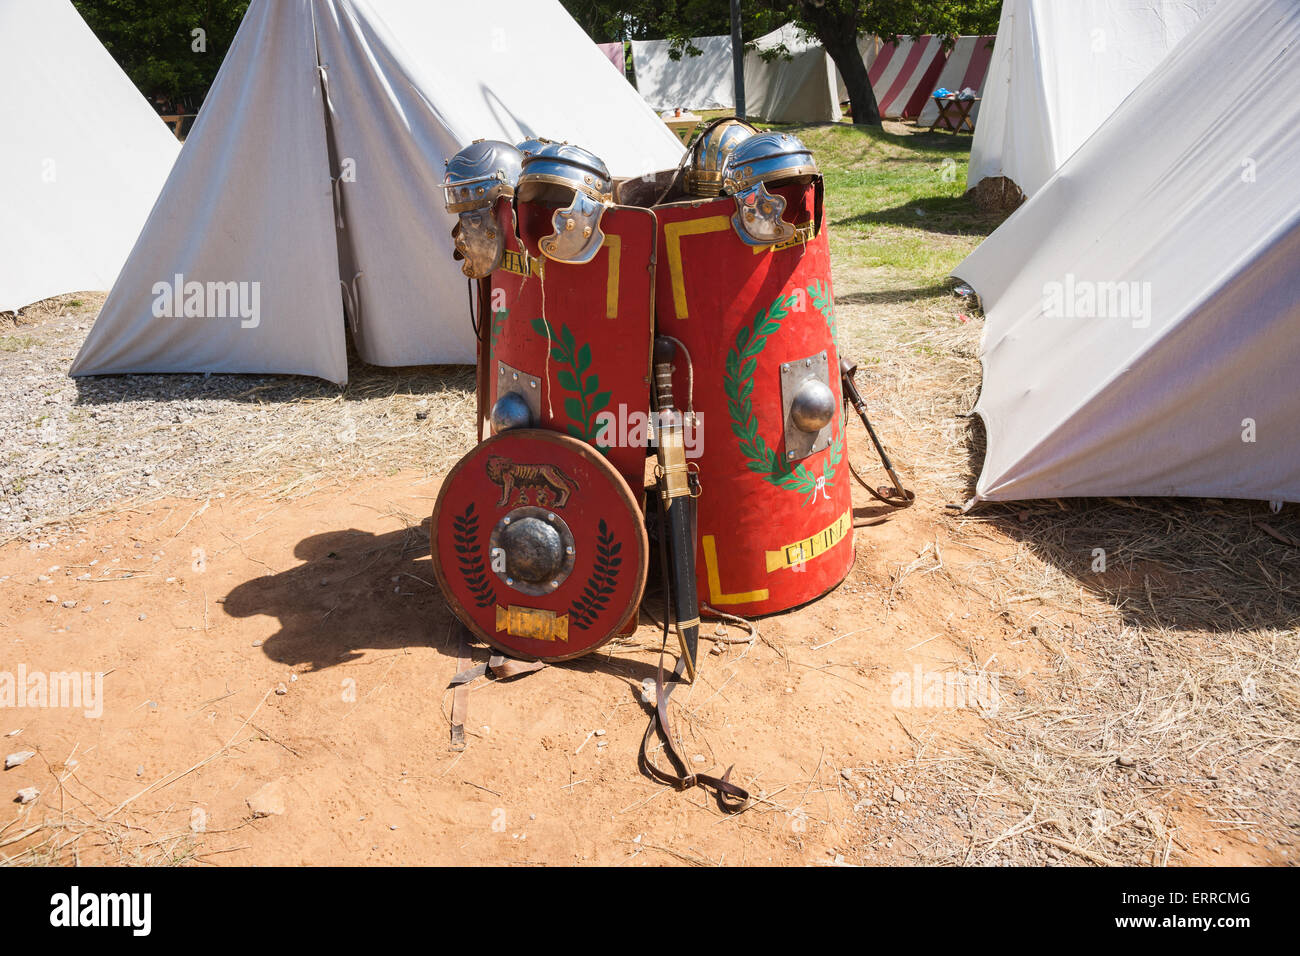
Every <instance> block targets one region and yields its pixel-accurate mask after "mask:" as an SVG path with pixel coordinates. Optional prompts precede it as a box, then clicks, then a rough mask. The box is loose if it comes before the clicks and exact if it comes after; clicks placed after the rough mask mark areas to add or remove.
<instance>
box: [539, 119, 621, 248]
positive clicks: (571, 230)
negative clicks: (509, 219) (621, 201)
mask: <svg viewBox="0 0 1300 956" xmlns="http://www.w3.org/2000/svg"><path fill="white" fill-rule="evenodd" d="M613 190H614V184H613V180H611V179H610V175H609V170H608V168H606V166H605V164H604V163H603V162H602V161H601V160H600V159H599V157H597V156H595V155H594V154H593V153H590V152H588V151H587V150H585V149H583V148H582V147H581V146H573V145H570V144H569V143H545V144H543V145H542V147H541V149H539V150H538V151H537V152H536V153H534V154H533V155H531V156H527V157H525V158H524V161H523V171H522V172H521V173H520V175H519V187H518V190H517V192H516V196H515V198H516V202H518V203H533V204H536V205H539V206H542V207H545V208H553V209H554V210H555V212H554V213H553V214H552V215H551V225H552V227H553V230H552V232H551V233H550V234H549V235H546V236H543V237H542V238H540V239H539V240H538V242H537V247H538V249H539V251H540V252H541V253H542V255H544V256H546V257H547V258H548V259H554V260H556V261H557V262H570V263H574V264H578V265H581V264H582V263H586V262H590V261H591V260H592V259H593V258H595V256H596V253H597V252H599V251H600V247H601V244H602V243H603V242H604V241H605V234H604V233H603V232H601V231H600V220H601V217H602V216H603V215H604V214H605V210H606V209H607V208H608V207H609V206H610V204H611V203H612V202H613Z"/></svg>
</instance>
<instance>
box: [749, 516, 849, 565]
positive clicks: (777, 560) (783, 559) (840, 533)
mask: <svg viewBox="0 0 1300 956" xmlns="http://www.w3.org/2000/svg"><path fill="white" fill-rule="evenodd" d="M852 527H853V512H852V511H846V512H845V513H844V514H843V515H841V516H840V518H839V519H838V520H836V522H835V523H834V524H833V525H831V526H830V527H829V528H823V529H822V530H821V531H818V532H817V533H816V534H814V535H812V536H811V537H808V538H804V539H803V540H802V541H796V542H794V543H793V544H787V545H786V546H785V547H783V548H781V550H780V551H767V552H765V557H766V559H767V573H768V574H771V573H772V572H773V571H782V570H784V569H786V568H792V567H794V566H795V565H796V564H804V563H806V562H808V561H811V560H812V559H813V558H816V557H819V556H821V555H823V554H825V553H826V552H827V551H829V550H830V549H831V548H833V547H835V546H836V545H837V544H839V543H840V542H841V541H843V540H844V538H845V536H846V535H847V534H848V533H849V529H850V528H852Z"/></svg>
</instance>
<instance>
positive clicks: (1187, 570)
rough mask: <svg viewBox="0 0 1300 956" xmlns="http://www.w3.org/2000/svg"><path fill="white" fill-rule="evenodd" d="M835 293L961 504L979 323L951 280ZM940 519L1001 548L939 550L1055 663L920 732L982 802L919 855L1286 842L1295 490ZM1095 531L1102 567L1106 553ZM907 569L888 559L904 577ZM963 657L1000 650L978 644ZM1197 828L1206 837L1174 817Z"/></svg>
mask: <svg viewBox="0 0 1300 956" xmlns="http://www.w3.org/2000/svg"><path fill="white" fill-rule="evenodd" d="M844 298H845V299H847V300H848V304H847V305H846V306H845V307H844V308H842V309H841V310H840V316H841V320H840V321H841V328H842V329H846V330H847V337H848V340H849V342H850V343H852V347H853V348H855V349H857V350H858V354H869V355H870V356H871V357H872V359H873V361H872V363H871V364H870V365H869V366H867V368H868V370H869V377H868V378H867V381H868V382H869V383H870V389H869V396H868V398H869V401H870V403H871V406H872V408H873V410H874V412H875V414H876V416H877V417H878V418H879V421H878V423H877V424H878V427H879V428H880V430H881V431H882V432H883V437H885V440H886V442H887V444H890V445H891V446H893V447H892V449H891V450H892V451H893V452H894V453H895V455H896V462H897V463H898V464H899V465H900V467H902V468H903V469H904V471H905V473H907V474H908V476H909V477H910V478H911V479H912V480H913V481H914V482H915V484H916V487H917V490H918V494H919V495H921V496H923V497H924V498H928V499H929V500H932V501H933V500H938V501H940V502H948V503H951V504H954V505H956V504H961V503H963V502H964V501H966V500H968V498H969V497H970V495H971V494H972V493H973V489H974V480H975V477H976V474H977V470H978V467H979V464H980V461H981V460H982V456H983V450H984V445H983V442H984V436H983V429H982V427H981V426H980V423H979V422H978V420H970V419H968V418H966V417H965V415H966V413H967V412H968V411H969V409H970V408H972V407H973V406H974V404H975V400H976V398H977V397H978V387H979V382H980V369H979V363H978V358H977V349H978V337H979V334H980V332H981V331H982V326H983V323H982V320H981V319H980V318H979V317H978V316H977V315H975V316H972V315H971V314H970V313H969V312H968V311H967V306H966V305H964V304H963V303H962V302H961V301H960V300H958V299H956V298H955V297H954V296H952V295H951V294H949V293H944V292H941V291H938V290H935V291H934V292H933V293H932V294H928V295H927V294H921V295H916V296H913V295H900V296H899V297H898V298H897V299H895V300H891V298H890V297H888V296H885V295H881V296H876V297H874V298H873V299H872V300H871V302H870V308H869V309H864V310H863V311H860V312H857V313H856V314H854V315H851V316H850V315H849V313H850V312H852V311H853V310H854V309H855V306H853V304H852V302H853V296H852V295H850V296H847V297H844ZM841 301H844V299H842V300H841ZM962 315H966V317H967V318H968V320H969V321H967V322H962V321H961V316H962ZM859 447H861V444H859ZM941 520H942V522H943V524H944V525H946V530H947V531H948V533H949V535H950V537H951V538H952V540H954V542H956V543H959V544H968V545H970V546H971V548H972V549H974V550H977V551H980V552H983V553H984V554H986V555H989V557H988V558H987V559H986V560H983V561H976V562H974V563H971V564H967V565H963V566H961V567H955V566H954V565H953V564H952V563H947V564H945V565H944V567H943V568H942V571H941V574H942V576H943V577H945V578H946V579H947V580H948V581H949V582H950V584H951V586H952V587H953V588H954V589H956V590H957V591H959V592H960V593H964V594H966V595H967V597H968V599H969V601H970V602H971V604H972V605H973V606H978V607H980V608H982V609H983V610H985V611H987V612H991V613H992V614H994V615H997V616H998V617H999V618H1001V619H1002V620H1003V621H1005V622H1007V623H1008V624H1009V625H1010V626H1011V627H1013V628H1014V629H1015V635H1014V637H1013V639H1012V640H1013V641H1028V642H1030V643H1031V644H1033V645H1036V648H1037V651H1038V652H1039V654H1040V655H1041V656H1042V657H1043V658H1045V659H1046V660H1047V661H1048V662H1049V664H1050V667H1049V668H1048V669H1047V670H1046V671H1045V672H1044V671H1041V670H1040V671H1039V672H1038V673H1036V674H1034V675H1033V676H1032V677H1025V676H1023V675H1012V676H1011V677H1010V682H1008V676H1007V675H1002V685H1001V687H1000V690H1001V707H1000V708H999V709H998V711H997V713H995V714H987V715H985V716H984V720H985V722H986V725H987V730H986V733H985V734H984V737H983V739H982V740H978V741H976V742H972V741H970V740H965V739H955V738H933V737H931V738H928V739H927V740H926V742H925V746H924V747H922V746H919V745H918V747H917V751H916V754H915V755H914V761H913V767H912V769H913V772H914V773H915V774H916V776H917V778H918V784H919V786H920V787H921V788H922V789H924V788H925V787H927V786H929V787H937V788H943V789H944V791H945V792H946V793H948V794H949V795H952V794H957V795H960V797H961V799H962V802H963V803H964V804H965V806H966V807H967V809H968V810H970V811H971V813H970V814H969V815H968V816H967V817H966V820H967V824H966V825H964V826H963V829H964V830H965V833H964V835H963V839H961V840H960V841H955V840H950V841H946V842H944V841H940V842H936V843H934V844H932V845H931V846H929V847H927V848H924V851H923V852H920V853H919V855H918V856H919V859H920V860H922V861H924V862H930V863H956V864H962V863H965V864H978V863H986V862H994V861H997V862H1008V861H1009V862H1018V863H1039V862H1049V861H1055V860H1058V859H1059V860H1060V861H1062V862H1072V863H1081V864H1093V865H1162V864H1165V863H1169V862H1171V861H1172V862H1179V861H1183V860H1186V859H1187V858H1188V854H1189V853H1190V852H1193V851H1194V850H1195V851H1197V852H1198V857H1199V858H1200V859H1202V860H1204V859H1205V856H1204V853H1205V848H1206V846H1207V845H1208V846H1209V847H1210V849H1211V852H1213V848H1214V846H1216V845H1217V844H1216V843H1215V841H1216V840H1219V841H1226V839H1227V838H1228V837H1229V836H1232V835H1235V836H1237V837H1240V838H1243V839H1246V840H1247V841H1249V842H1251V845H1256V844H1262V846H1263V847H1264V848H1268V847H1270V846H1271V847H1273V848H1287V847H1290V846H1291V845H1292V840H1293V839H1294V833H1295V827H1296V823H1297V820H1298V819H1300V813H1297V799H1296V795H1295V793H1294V790H1293V786H1292V783H1291V771H1292V769H1293V768H1294V766H1295V764H1296V762H1297V760H1298V759H1300V718H1298V716H1297V715H1300V666H1297V663H1296V662H1297V661H1298V660H1300V632H1297V629H1296V625H1297V623H1300V595H1298V594H1297V592H1296V590H1295V588H1294V586H1293V585H1292V583H1291V582H1293V581H1294V580H1295V579H1296V576H1297V573H1298V572H1300V546H1297V545H1296V544H1295V543H1294V542H1296V541H1300V526H1298V525H1300V522H1297V518H1296V515H1295V513H1294V511H1293V510H1292V507H1289V508H1288V509H1286V511H1284V512H1283V513H1282V514H1280V515H1273V514H1270V513H1269V510H1268V508H1267V506H1266V505H1264V504H1263V503H1259V502H1228V501H1216V500H1188V499H1125V500H1119V499H1105V500H1096V499H1087V500H1085V499H1071V500H1062V501H1040V502H1025V503H1019V504H1015V505H985V506H982V507H981V508H979V509H977V510H976V511H974V512H973V513H972V514H969V515H962V514H959V513H958V512H957V511H956V510H955V509H952V510H950V512H949V514H948V515H947V516H946V517H945V518H942V519H941ZM990 544H992V545H993V546H992V547H990ZM1097 548H1101V549H1104V550H1105V553H1106V564H1105V570H1104V571H1100V570H1094V563H1095V561H1096V558H1097V553H1096V552H1095V550H1094V549H1097ZM995 555H996V556H995ZM922 563H925V564H926V565H927V566H929V565H931V564H933V563H934V558H933V556H932V555H930V556H927V557H926V558H925V560H924V561H923V562H922ZM908 570H909V569H908V568H907V567H906V566H900V568H899V570H898V572H897V574H896V575H895V585H896V586H897V585H899V584H902V586H903V590H905V588H906V584H905V583H903V582H904V579H905V578H906V576H907V572H908ZM913 570H914V569H913ZM953 666H954V667H966V668H972V667H973V668H982V667H987V666H988V665H987V662H986V661H983V660H980V659H979V657H978V656H977V655H976V653H975V652H974V651H972V652H971V654H970V656H969V658H968V659H964V660H961V661H954V662H953ZM1121 761H1122V763H1121ZM1189 825H1191V826H1194V828H1195V829H1196V830H1197V831H1198V834H1199V835H1198V840H1199V843H1200V846H1199V847H1196V848H1194V847H1192V846H1190V845H1189V844H1190V842H1191V841H1190V840H1189V839H1188V838H1187V837H1185V836H1184V835H1183V834H1182V832H1181V831H1180V827H1187V826H1189ZM1211 858H1212V857H1211Z"/></svg>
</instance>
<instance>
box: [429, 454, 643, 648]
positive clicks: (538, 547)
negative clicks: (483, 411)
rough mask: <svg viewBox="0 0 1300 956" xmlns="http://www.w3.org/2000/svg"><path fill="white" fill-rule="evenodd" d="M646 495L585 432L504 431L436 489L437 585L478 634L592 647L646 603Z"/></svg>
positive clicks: (501, 642) (497, 641) (507, 643)
mask: <svg viewBox="0 0 1300 956" xmlns="http://www.w3.org/2000/svg"><path fill="white" fill-rule="evenodd" d="M639 497H640V496H639V494H638V495H637V496H636V497H634V496H633V494H632V491H631V489H629V487H628V485H627V482H625V481H624V480H623V478H622V477H621V476H620V475H619V474H618V472H617V470H616V469H615V468H614V467H613V465H611V464H610V463H609V462H608V461H607V460H606V459H605V457H604V456H603V455H601V453H600V452H599V451H597V450H596V449H594V448H592V447H591V446H590V445H587V444H585V443H584V442H581V441H579V440H578V439H576V438H572V437H569V436H566V435H560V434H558V433H556V432H553V431H546V430H541V429H525V428H520V429H511V430H509V431H505V432H502V433H501V434H500V435H497V436H495V437H493V438H489V439H488V440H487V441H484V442H482V443H481V444H479V445H478V446H477V447H476V448H475V449H474V450H473V451H471V452H470V453H469V454H468V455H466V456H465V457H464V458H462V459H461V460H460V461H459V462H458V463H457V464H456V466H455V467H454V468H453V469H452V470H451V473H450V474H448V475H447V478H446V479H445V480H444V481H443V483H442V488H441V490H440V491H439V492H438V500H437V504H436V505H435V506H434V511H433V522H432V526H431V531H430V538H431V544H432V550H433V562H434V565H433V568H434V574H435V576H436V578H437V581H438V585H439V586H440V587H441V588H442V592H443V594H444V596H445V597H446V599H447V603H448V605H449V606H450V607H451V609H452V611H453V612H454V613H455V614H456V616H457V617H458V618H460V620H461V621H463V622H464V623H465V626H466V627H468V628H469V629H470V631H472V632H473V633H474V635H475V636H476V637H479V638H481V639H482V640H484V641H487V642H488V643H489V644H491V645H493V646H494V647H496V648H498V649H500V650H501V651H503V652H505V653H507V654H510V655H511V656H514V657H518V658H523V659H526V660H543V661H562V660H566V659H568V658H571V657H578V656H579V655H582V654H586V653H588V652H589V651H591V650H593V649H595V648H597V647H599V646H600V645H601V644H604V643H605V642H606V641H608V640H609V639H610V638H611V637H613V636H614V635H615V634H616V633H618V631H619V629H620V628H622V626H623V625H624V624H625V623H626V622H628V621H629V620H630V619H632V617H633V616H634V615H635V614H636V613H637V609H638V608H639V606H640V602H641V595H642V593H643V592H644V591H645V582H646V569H647V554H648V551H649V543H648V541H647V539H646V531H645V522H644V518H643V517H642V514H641V509H640V506H639V504H638V500H639Z"/></svg>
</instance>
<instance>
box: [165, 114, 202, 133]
mask: <svg viewBox="0 0 1300 956" xmlns="http://www.w3.org/2000/svg"><path fill="white" fill-rule="evenodd" d="M195 115H196V114H194V113H180V114H176V113H172V114H169V115H165V116H163V117H162V121H163V122H164V123H166V124H167V125H168V126H170V127H171V128H172V132H173V133H175V134H176V138H177V139H184V138H185V137H184V136H182V135H181V127H182V126H183V125H184V124H185V121H186V120H187V119H191V118H193V117H194V116H195Z"/></svg>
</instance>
